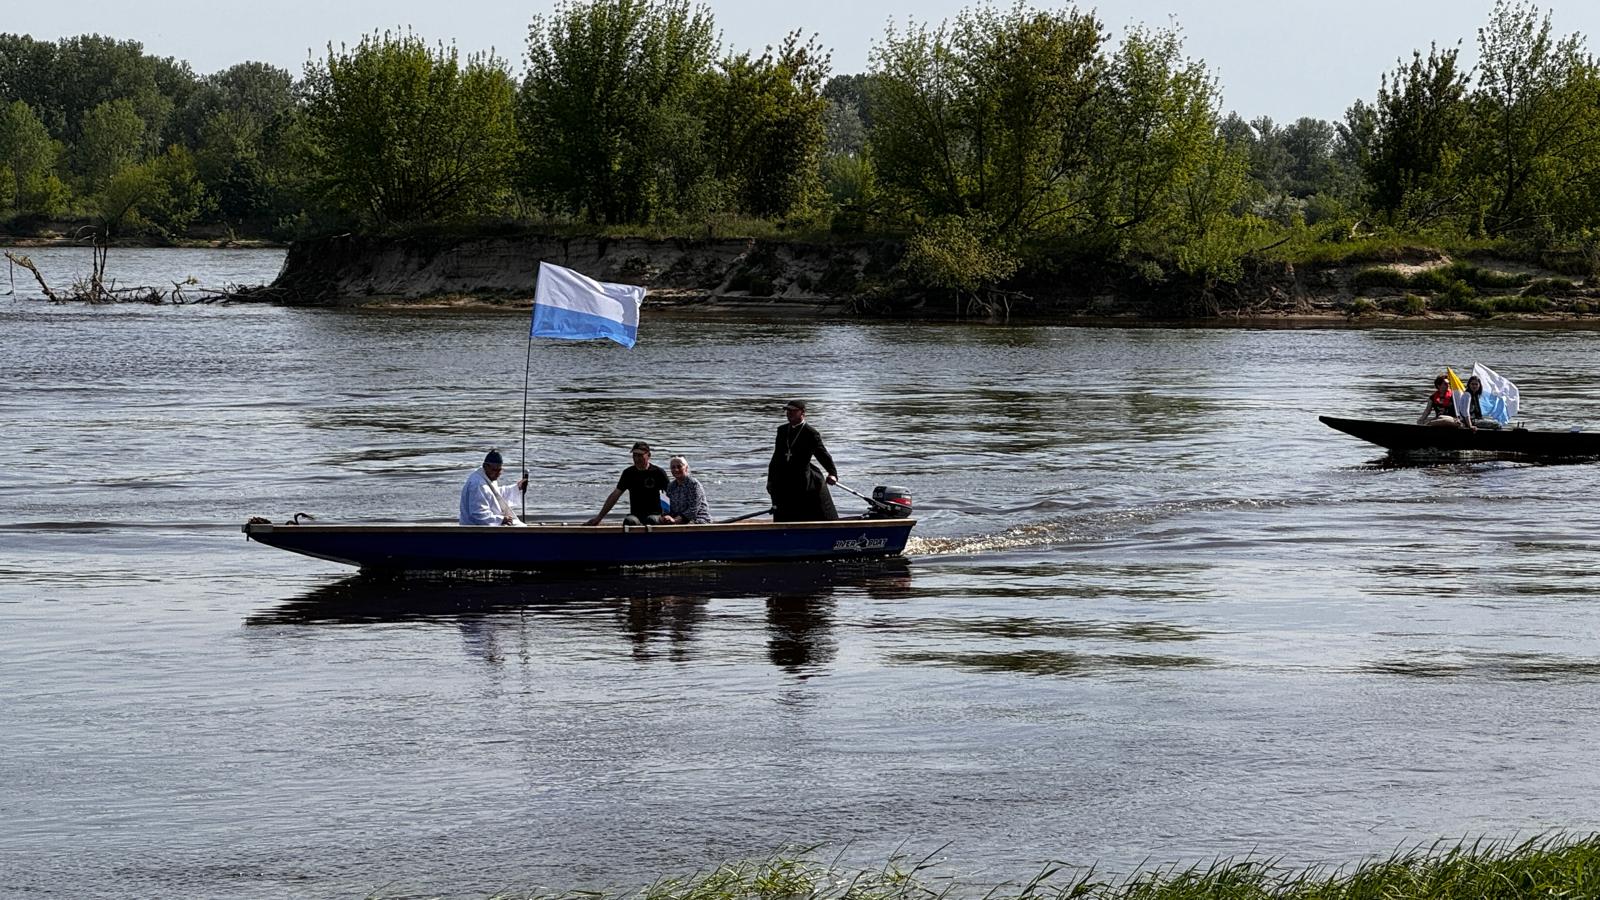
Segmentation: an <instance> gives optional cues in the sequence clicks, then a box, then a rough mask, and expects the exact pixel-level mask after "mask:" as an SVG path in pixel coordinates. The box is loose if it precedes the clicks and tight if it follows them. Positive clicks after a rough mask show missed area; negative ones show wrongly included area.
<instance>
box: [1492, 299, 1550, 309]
mask: <svg viewBox="0 0 1600 900" xmlns="http://www.w3.org/2000/svg"><path fill="white" fill-rule="evenodd" d="M1487 302H1488V304H1489V306H1490V308H1491V309H1493V310H1494V311H1495V312H1503V313H1542V312H1544V311H1546V310H1547V309H1549V308H1550V301H1548V300H1546V299H1545V298H1543V297H1527V296H1513V297H1495V298H1493V299H1492V300H1489V301H1487Z"/></svg>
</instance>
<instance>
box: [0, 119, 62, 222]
mask: <svg viewBox="0 0 1600 900" xmlns="http://www.w3.org/2000/svg"><path fill="white" fill-rule="evenodd" d="M56 152H57V147H56V143H55V141H53V140H51V139H50V133H49V132H48V131H47V130H45V127H44V123H43V122H41V121H40V120H39V117H38V116H36V115H34V112H33V110H32V109H31V108H30V107H29V106H28V104H26V103H23V102H22V101H21V100H13V101H12V102H11V103H10V104H9V105H3V106H0V168H3V169H5V170H6V171H7V172H8V173H9V175H10V182H11V192H10V193H11V197H10V198H9V199H10V200H11V204H10V205H11V207H12V209H14V210H16V211H18V212H32V211H37V210H40V209H42V208H44V207H45V206H46V205H48V201H47V199H46V196H47V194H48V191H47V189H46V188H45V185H46V182H45V181H44V179H46V178H48V177H49V175H50V170H51V169H52V168H53V167H54V165H55V160H56Z"/></svg>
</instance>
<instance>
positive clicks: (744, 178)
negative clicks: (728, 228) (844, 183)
mask: <svg viewBox="0 0 1600 900" xmlns="http://www.w3.org/2000/svg"><path fill="white" fill-rule="evenodd" d="M827 74H828V57H827V55H826V54H825V53H823V52H822V50H821V48H820V46H819V45H818V44H817V42H816V39H815V38H814V37H813V38H812V39H811V40H809V41H807V42H806V43H804V44H802V43H801V42H800V33H799V32H794V33H792V34H790V35H788V36H787V37H786V38H785V39H784V41H783V44H782V45H781V46H780V47H779V48H778V50H777V52H776V53H774V52H773V51H772V50H771V49H769V50H768V51H767V52H766V53H764V54H762V55H761V56H760V57H759V58H754V59H752V58H751V56H750V54H748V53H743V54H739V55H737V56H731V57H729V58H727V59H725V60H723V61H722V63H721V66H720V72H719V73H718V75H717V76H716V77H712V78H708V79H707V80H706V82H705V100H704V108H705V110H706V132H707V137H708V139H709V140H710V142H711V144H712V146H713V147H714V148H715V160H714V170H715V172H716V176H717V178H718V179H719V180H720V181H721V182H722V184H724V185H725V186H726V187H727V189H728V191H729V192H730V195H731V199H732V200H733V202H734V204H735V206H736V208H737V209H738V210H739V211H740V212H742V213H745V214H747V215H753V216H764V217H771V218H782V217H784V216H787V215H789V214H790V213H791V212H794V211H797V210H799V209H802V208H803V207H805V206H806V204H807V203H808V202H809V201H811V200H812V199H813V198H814V197H815V196H816V195H817V193H818V189H819V187H820V179H819V177H818V161H819V159H820V157H821V154H822V151H823V147H824V143H825V142H826V140H827V138H828V134H827V129H826V114H827V112H828V101H827V100H826V99H824V98H823V97H822V83H823V81H824V79H825V78H826V77H827Z"/></svg>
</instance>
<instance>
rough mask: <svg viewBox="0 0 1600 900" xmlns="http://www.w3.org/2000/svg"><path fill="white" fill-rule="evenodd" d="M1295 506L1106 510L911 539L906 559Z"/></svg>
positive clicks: (1227, 503)
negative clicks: (1000, 528) (1198, 516)
mask: <svg viewBox="0 0 1600 900" xmlns="http://www.w3.org/2000/svg"><path fill="white" fill-rule="evenodd" d="M1295 505H1299V504H1298V503H1297V502H1296V501H1292V500H1258V499H1253V498H1232V499H1222V500H1189V501H1177V502H1164V503H1153V504H1150V505H1148V506H1140V507H1133V508H1130V509H1116V510H1106V511H1103V512H1095V513H1087V514H1084V515H1078V516H1072V517H1070V518H1054V519H1048V520H1045V521H1042V522H1033V523H1029V524H1027V525H1018V526H1014V527H1012V528H1007V529H1006V530H1004V531H1000V532H991V533H984V534H971V535H958V536H955V537H916V536H913V537H912V538H911V539H910V540H909V541H908V542H907V543H906V551H905V552H906V555H907V556H923V557H927V556H957V555H972V554H978V553H996V552H1011V551H1018V550H1040V549H1045V548H1048V547H1060V546H1063V545H1070V544H1089V543H1098V542H1101V541H1106V540H1111V539H1114V538H1118V537H1123V536H1125V535H1127V534H1128V533H1130V532H1134V531H1138V530H1139V529H1142V528H1148V527H1150V526H1152V525H1155V524H1158V523H1161V522H1165V521H1168V520H1171V519H1174V518H1177V517H1180V516H1186V515H1191V514H1195V513H1212V512H1236V511H1245V512H1250V511H1256V510H1263V509H1283V508H1287V507H1290V506H1295Z"/></svg>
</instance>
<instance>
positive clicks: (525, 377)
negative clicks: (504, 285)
mask: <svg viewBox="0 0 1600 900" xmlns="http://www.w3.org/2000/svg"><path fill="white" fill-rule="evenodd" d="M533 297H534V300H533V306H532V307H531V308H530V309H529V311H528V361H527V362H526V363H525V364H523V367H522V477H523V478H527V477H528V383H529V380H530V375H531V374H532V372H533V316H534V314H535V313H536V312H537V310H538V308H539V276H538V274H537V272H535V274H534V276H533ZM528 487H532V485H528V486H526V487H524V488H523V489H522V518H523V519H524V520H526V519H527V518H528Z"/></svg>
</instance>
